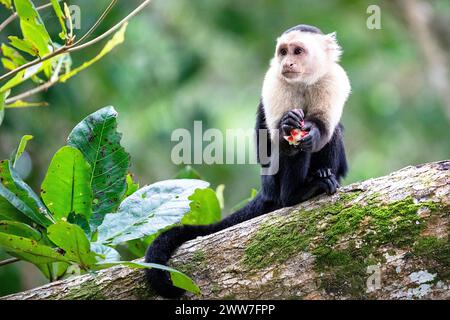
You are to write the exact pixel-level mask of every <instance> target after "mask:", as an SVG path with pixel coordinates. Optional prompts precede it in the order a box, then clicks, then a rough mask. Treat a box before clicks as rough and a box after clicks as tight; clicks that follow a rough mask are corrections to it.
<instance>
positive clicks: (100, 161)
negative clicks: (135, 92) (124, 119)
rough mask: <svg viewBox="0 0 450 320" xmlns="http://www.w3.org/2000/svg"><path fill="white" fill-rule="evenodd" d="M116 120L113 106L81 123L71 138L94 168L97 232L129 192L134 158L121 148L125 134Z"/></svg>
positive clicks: (94, 218)
mask: <svg viewBox="0 0 450 320" xmlns="http://www.w3.org/2000/svg"><path fill="white" fill-rule="evenodd" d="M116 118H117V112H116V111H115V110H114V108H113V107H106V108H103V109H100V110H98V111H97V112H95V113H93V114H91V115H89V116H88V117H87V118H85V119H84V120H83V121H81V122H80V123H79V124H78V125H77V126H76V127H75V128H74V129H73V131H72V132H71V133H70V135H69V138H68V144H69V145H70V146H72V147H75V148H77V149H78V150H80V151H81V152H82V153H83V155H84V157H85V159H86V160H87V161H88V162H89V164H90V165H91V168H92V175H91V178H90V181H91V188H92V191H93V195H94V200H93V206H92V212H93V216H92V219H91V221H90V224H91V226H92V227H93V229H96V228H97V227H98V226H99V225H100V224H101V223H102V221H103V217H104V216H105V214H107V213H109V212H113V211H115V210H116V208H117V206H118V205H119V203H120V200H121V199H122V197H123V195H124V194H125V192H126V190H127V182H126V175H127V172H128V167H129V165H130V158H129V155H128V153H126V151H125V149H124V148H123V147H122V146H121V145H120V139H121V137H122V135H121V134H120V133H118V132H117V130H116V128H117V119H116Z"/></svg>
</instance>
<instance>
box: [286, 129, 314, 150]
mask: <svg viewBox="0 0 450 320" xmlns="http://www.w3.org/2000/svg"><path fill="white" fill-rule="evenodd" d="M290 133H291V134H290V135H289V136H284V139H285V140H286V141H287V142H289V145H294V146H296V145H298V144H299V143H300V140H301V139H302V138H303V137H305V136H307V135H308V131H304V130H302V129H292V130H291V132H290Z"/></svg>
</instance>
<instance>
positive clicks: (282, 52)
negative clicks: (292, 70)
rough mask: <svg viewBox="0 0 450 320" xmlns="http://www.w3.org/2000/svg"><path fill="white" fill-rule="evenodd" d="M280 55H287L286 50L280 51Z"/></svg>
mask: <svg viewBox="0 0 450 320" xmlns="http://www.w3.org/2000/svg"><path fill="white" fill-rule="evenodd" d="M280 54H281V55H282V56H285V55H287V50H286V49H285V48H283V49H280Z"/></svg>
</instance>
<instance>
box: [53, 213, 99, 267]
mask: <svg viewBox="0 0 450 320" xmlns="http://www.w3.org/2000/svg"><path fill="white" fill-rule="evenodd" d="M47 236H48V238H49V239H50V240H51V241H52V242H53V243H54V244H56V245H57V246H58V247H59V248H61V249H63V250H64V251H65V254H64V256H65V257H66V258H67V259H68V260H70V261H73V262H76V263H78V264H80V265H81V266H82V267H83V268H85V269H86V268H88V267H89V266H91V265H93V264H95V263H96V262H97V260H96V258H95V256H96V255H95V253H94V252H92V251H91V245H90V243H89V240H88V238H86V235H85V233H84V231H83V229H81V228H80V227H79V226H77V225H75V224H71V223H68V222H66V221H63V220H60V221H58V222H56V223H55V224H52V225H51V226H50V227H48V229H47Z"/></svg>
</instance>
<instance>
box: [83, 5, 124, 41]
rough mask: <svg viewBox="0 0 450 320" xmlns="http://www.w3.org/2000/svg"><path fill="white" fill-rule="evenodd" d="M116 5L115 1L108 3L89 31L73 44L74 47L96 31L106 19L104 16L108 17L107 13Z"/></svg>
mask: <svg viewBox="0 0 450 320" xmlns="http://www.w3.org/2000/svg"><path fill="white" fill-rule="evenodd" d="M116 3H117V0H112V1H111V2H110V3H109V5H108V7H107V8H106V9H105V11H103V13H102V15H101V16H100V17H99V18H98V19H97V21H96V22H95V23H94V25H93V26H92V27H91V28H90V29H89V31H88V32H86V33H85V34H84V36H82V37H81V38H80V39H79V40H78V41H77V42H75V45H78V44H80V43H82V42H83V41H84V40H85V39H87V38H88V37H89V36H90V35H91V34H92V33H93V32H94V31H95V30H96V29H97V27H98V26H99V25H100V23H102V21H103V20H104V19H105V18H106V16H107V15H108V13H109V12H110V11H111V9H112V8H113V7H114V5H115V4H116Z"/></svg>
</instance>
